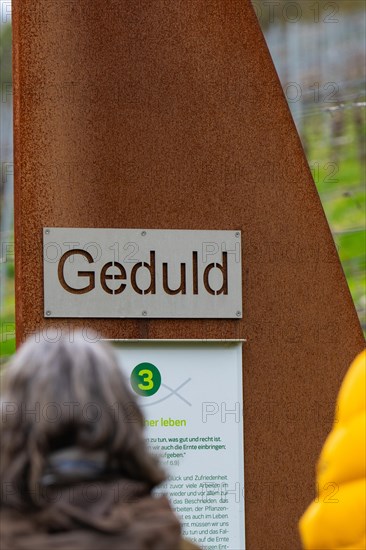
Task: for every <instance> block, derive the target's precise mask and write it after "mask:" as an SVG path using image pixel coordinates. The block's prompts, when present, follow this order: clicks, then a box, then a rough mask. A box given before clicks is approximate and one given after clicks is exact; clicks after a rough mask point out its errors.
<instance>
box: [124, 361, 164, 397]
mask: <svg viewBox="0 0 366 550" xmlns="http://www.w3.org/2000/svg"><path fill="white" fill-rule="evenodd" d="M131 386H132V387H133V389H134V391H135V392H136V393H137V394H138V395H142V396H144V397H150V396H151V395H154V393H156V392H157V391H158V390H159V388H160V386H161V374H160V371H159V369H158V368H157V367H156V366H155V365H153V364H152V363H139V364H138V365H136V367H135V368H134V369H133V371H132V372H131Z"/></svg>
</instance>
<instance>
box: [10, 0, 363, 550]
mask: <svg viewBox="0 0 366 550" xmlns="http://www.w3.org/2000/svg"><path fill="white" fill-rule="evenodd" d="M13 4H14V18H13V22H14V63H15V82H14V83H15V155H16V174H15V175H16V189H15V195H16V198H15V202H16V222H15V225H16V290H17V331H18V341H21V340H22V339H23V338H24V336H25V335H26V334H28V333H29V332H31V331H33V330H35V329H44V328H45V327H48V326H51V325H53V326H55V325H56V326H58V327H66V328H67V327H69V326H74V325H75V326H76V325H78V326H84V327H93V328H95V329H97V330H99V331H101V332H102V333H103V334H104V335H105V336H106V337H108V338H141V337H142V338H239V337H240V338H243V337H245V338H247V339H248V343H247V344H246V345H245V350H244V402H245V477H246V492H247V498H246V538H247V547H248V549H249V550H264V549H265V550H272V549H273V550H283V549H288V550H294V549H295V548H299V541H298V536H297V521H298V518H299V516H300V515H301V513H302V511H303V510H304V509H305V507H306V505H307V504H308V502H309V501H310V499H311V498H312V497H313V495H314V488H313V485H314V483H313V482H314V464H315V460H316V457H317V455H318V452H319V449H320V447H321V444H322V442H323V440H324V437H325V434H326V433H327V431H328V430H329V428H330V425H331V421H332V415H333V407H334V401H335V397H336V393H337V390H338V387H339V384H340V381H341V379H342V377H343V375H344V373H345V371H346V368H347V365H348V364H349V362H350V361H351V359H352V358H353V357H354V355H355V354H356V352H358V351H359V350H360V349H361V348H362V347H363V337H362V333H361V329H360V326H359V322H358V319H357V316H356V312H355V309H354V306H353V303H352V300H351V296H350V294H349V291H348V288H347V284H346V281H345V278H344V275H343V272H342V269H341V266H340V263H339V260H338V256H337V253H336V249H335V247H334V244H333V240H332V236H331V233H330V231H329V228H328V225H327V222H326V219H325V217H324V214H323V210H322V207H321V203H320V200H319V197H318V195H317V192H316V189H315V186H314V184H313V181H312V177H311V174H310V171H309V169H308V166H307V162H306V159H305V156H304V153H303V150H302V148H301V144H300V141H299V138H298V136H297V134H296V131H295V128H294V125H293V122H292V119H291V116H290V113H289V110H288V108H287V105H286V101H285V99H284V97H283V94H282V91H281V86H280V83H279V81H278V78H277V76H276V73H275V70H274V67H273V64H272V62H271V59H270V56H269V53H268V51H267V47H266V45H265V41H264V39H263V36H262V34H261V31H260V29H259V26H258V23H257V20H256V18H255V14H254V12H253V11H252V8H251V6H250V3H249V1H239V0H231V1H230V2H226V1H224V0H210V2H207V0H174V1H171V0H153V1H152V0H146V1H145V0H133V1H132V0H131V1H127V0H77V1H76V2H56V1H50V0H13ZM44 226H59V227H126V228H130V227H131V228H133V227H138V228H147V229H148V228H173V229H241V230H242V232H243V242H244V256H243V259H244V262H243V278H244V288H243V296H244V317H243V320H234V321H232V320H230V321H229V320H228V321H225V320H204V321H200V320H144V321H142V320H140V321H135V320H116V319H110V320H108V319H106V320H103V319H95V320H91V319H88V320H85V322H83V321H75V322H74V321H73V320H62V321H59V320H57V319H54V320H46V319H44V318H43V294H42V288H43V280H42V228H43V227H44Z"/></svg>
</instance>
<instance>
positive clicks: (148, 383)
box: [138, 369, 154, 391]
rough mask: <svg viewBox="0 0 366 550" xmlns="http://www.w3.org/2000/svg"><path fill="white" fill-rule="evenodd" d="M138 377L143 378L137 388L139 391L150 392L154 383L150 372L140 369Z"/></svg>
mask: <svg viewBox="0 0 366 550" xmlns="http://www.w3.org/2000/svg"><path fill="white" fill-rule="evenodd" d="M139 376H144V378H143V382H144V383H143V384H141V383H140V384H138V387H139V388H140V390H143V391H149V390H152V389H153V387H154V381H153V373H152V371H151V370H148V369H142V370H140V371H139Z"/></svg>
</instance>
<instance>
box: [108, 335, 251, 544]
mask: <svg viewBox="0 0 366 550" xmlns="http://www.w3.org/2000/svg"><path fill="white" fill-rule="evenodd" d="M115 344H116V350H117V354H118V357H119V361H120V364H121V366H122V369H123V371H124V373H125V374H126V376H127V378H128V380H129V383H130V384H131V387H132V388H133V391H135V392H136V394H137V397H138V402H139V404H140V405H141V407H142V408H143V411H144V415H145V424H146V437H147V442H148V445H149V447H150V450H151V451H152V452H153V453H156V454H158V455H159V456H160V457H161V460H162V462H163V464H164V466H165V469H166V471H167V472H168V473H169V476H170V477H169V480H168V481H167V482H166V483H165V484H164V485H163V486H160V487H159V489H158V490H157V492H158V493H167V494H168V496H169V498H170V500H171V502H172V505H173V507H174V508H175V510H176V512H177V514H178V515H179V517H180V519H181V521H182V524H183V534H184V536H185V537H187V538H189V539H191V540H193V541H194V542H196V543H197V544H199V546H200V547H202V548H205V549H206V550H232V549H234V548H235V549H236V550H242V549H245V542H244V463H243V462H244V460H243V458H244V455H243V401H242V344H241V343H237V342H235V343H233V342H228V343H224V342H212V341H211V342H202V343H200V342H198V341H193V342H184V343H180V342H177V341H173V342H172V343H170V342H161V343H156V342H148V343H145V342H136V343H130V342H128V343H126V342H115Z"/></svg>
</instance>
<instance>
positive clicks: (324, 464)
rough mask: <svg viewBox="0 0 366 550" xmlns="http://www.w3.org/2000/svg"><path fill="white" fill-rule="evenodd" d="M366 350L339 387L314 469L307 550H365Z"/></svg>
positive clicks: (303, 529)
mask: <svg viewBox="0 0 366 550" xmlns="http://www.w3.org/2000/svg"><path fill="white" fill-rule="evenodd" d="M365 475H366V351H363V352H362V353H360V354H359V355H358V356H357V357H356V359H355V360H354V361H353V363H352V365H351V367H350V369H349V371H348V373H347V374H346V377H345V379H344V381H343V384H342V386H341V389H340V392H339V395H338V400H337V414H336V420H335V422H334V426H333V429H332V431H331V433H330V434H329V436H328V438H327V440H326V442H325V444H324V447H323V450H322V452H321V455H320V458H319V462H318V465H317V489H318V496H317V498H316V499H315V500H314V501H313V502H312V504H311V505H310V506H309V508H308V509H307V510H306V512H305V514H304V515H303V516H302V518H301V520H300V533H301V538H302V542H303V546H304V548H305V549H306V550H310V549H311V550H315V549H316V550H365V549H366V519H365V518H366V504H365V500H366V479H365Z"/></svg>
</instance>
